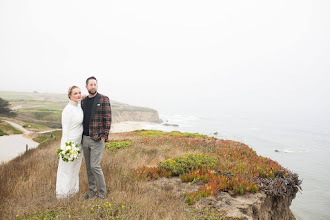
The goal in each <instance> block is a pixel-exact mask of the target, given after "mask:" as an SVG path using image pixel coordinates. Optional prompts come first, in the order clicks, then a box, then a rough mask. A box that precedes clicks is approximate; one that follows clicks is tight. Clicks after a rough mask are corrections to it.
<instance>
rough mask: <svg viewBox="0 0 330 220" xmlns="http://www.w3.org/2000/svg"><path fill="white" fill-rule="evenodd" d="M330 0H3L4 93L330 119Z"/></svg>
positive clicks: (181, 110)
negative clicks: (90, 92)
mask: <svg viewBox="0 0 330 220" xmlns="http://www.w3.org/2000/svg"><path fill="white" fill-rule="evenodd" d="M329 12H330V2H329V1H326V0H323V1H311V0H310V1H276V2H274V3H272V2H265V1H235V2H231V1H229V2H228V1H203V2H202V1H166V2H158V1H120V2H115V1H110V2H109V1H97V2H95V1H94V2H88V1H55V2H49V1H41V0H36V1H9V0H4V1H1V2H0V30H1V34H0V45H1V46H0V48H1V49H0V73H1V78H2V79H3V80H4V81H3V82H4V83H2V84H1V86H0V91H30V92H32V91H38V92H46V93H66V91H67V88H68V87H69V86H71V85H77V86H79V87H81V89H82V92H83V93H86V90H85V88H84V84H85V80H86V78H87V77H89V76H91V75H94V76H95V77H96V78H97V79H98V82H99V92H100V93H103V94H105V95H108V96H109V98H110V99H112V100H116V101H119V102H124V103H128V104H131V105H137V106H145V107H150V108H154V109H156V110H158V111H159V112H160V113H177V114H191V115H212V116H216V115H217V114H229V113H235V114H238V115H239V114H240V113H244V114H245V113H246V114H252V115H266V116H267V115H269V116H271V115H274V114H279V115H285V116H287V117H299V118H300V119H303V118H304V117H305V118H306V119H308V120H309V119H313V118H314V117H315V119H318V120H326V121H330V116H329V112H330V102H329V98H328V96H329V94H330V87H329V79H330V62H329V60H330V41H329V39H330V13H329Z"/></svg>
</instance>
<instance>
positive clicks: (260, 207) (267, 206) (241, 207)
mask: <svg viewBox="0 0 330 220" xmlns="http://www.w3.org/2000/svg"><path fill="white" fill-rule="evenodd" d="M293 199H294V197H293V196H284V197H273V196H269V195H266V194H265V193H264V192H258V193H253V194H246V195H240V196H231V195H230V194H229V193H226V192H220V193H218V194H217V195H216V196H214V197H208V198H204V199H201V200H200V201H199V202H198V203H197V204H196V205H197V206H208V207H213V208H216V209H217V210H219V211H226V212H227V216H228V217H234V218H238V219H244V220H245V219H249V220H250V219H262V220H267V219H268V220H279V219H283V220H293V219H296V218H295V217H294V215H293V213H292V212H291V210H290V205H291V202H292V200H293Z"/></svg>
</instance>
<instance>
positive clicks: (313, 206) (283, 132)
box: [145, 114, 330, 220]
mask: <svg viewBox="0 0 330 220" xmlns="http://www.w3.org/2000/svg"><path fill="white" fill-rule="evenodd" d="M160 118H161V119H163V121H164V122H167V123H169V124H177V125H179V126H178V127H176V126H164V125H148V126H146V127H145V129H156V130H163V131H172V130H177V131H181V132H198V133H202V134H206V135H210V136H213V135H214V133H215V132H218V135H217V136H216V137H217V138H220V139H231V140H236V141H240V142H243V143H245V144H247V145H248V146H249V147H251V148H253V149H254V150H255V151H256V152H257V153H258V154H259V155H262V156H264V157H269V158H271V159H272V160H275V161H278V162H279V163H280V164H281V165H282V166H283V167H285V168H287V169H289V170H291V171H293V172H295V173H297V174H298V175H299V178H300V179H302V180H303V183H302V191H301V192H298V193H297V196H296V198H295V199H294V200H293V202H292V204H291V207H290V208H291V210H292V212H293V213H294V215H295V216H296V218H297V219H304V220H305V219H330V191H329V186H330V175H329V174H330V172H329V167H330V133H329V131H330V127H329V124H328V123H322V122H313V123H312V122H306V121H294V120H276V119H273V120H272V121H270V120H269V119H265V118H258V117H254V118H251V117H237V116H233V115H223V116H221V117H217V118H208V117H196V116H191V115H168V114H160ZM275 150H277V151H279V152H275Z"/></svg>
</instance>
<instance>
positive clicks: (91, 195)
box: [85, 191, 96, 199]
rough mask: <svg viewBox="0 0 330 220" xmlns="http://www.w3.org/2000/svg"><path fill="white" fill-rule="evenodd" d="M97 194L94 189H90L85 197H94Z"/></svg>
mask: <svg viewBox="0 0 330 220" xmlns="http://www.w3.org/2000/svg"><path fill="white" fill-rule="evenodd" d="M95 196H96V193H95V192H93V191H89V193H88V194H87V195H86V196H85V199H92V198H94V197H95Z"/></svg>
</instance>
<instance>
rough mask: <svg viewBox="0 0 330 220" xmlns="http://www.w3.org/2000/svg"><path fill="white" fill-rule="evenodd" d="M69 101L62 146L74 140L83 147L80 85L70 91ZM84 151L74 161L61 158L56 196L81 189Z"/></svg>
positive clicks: (63, 120) (65, 195)
mask: <svg viewBox="0 0 330 220" xmlns="http://www.w3.org/2000/svg"><path fill="white" fill-rule="evenodd" d="M68 97H69V103H68V104H67V106H66V107H65V108H64V110H63V112H62V139H61V146H65V143H66V142H70V141H71V142H74V143H76V144H78V145H79V150H80V152H82V148H81V138H82V133H83V124H82V123H83V117H84V116H83V111H82V109H81V106H80V101H81V91H80V89H79V87H77V86H72V87H70V88H69V91H68ZM81 160H82V153H80V155H79V156H78V158H77V159H75V160H74V161H69V162H65V161H63V159H62V158H60V159H59V163H58V168H57V178H56V198H58V199H61V198H66V197H68V196H71V195H73V194H75V193H77V192H78V191H79V170H80V165H81Z"/></svg>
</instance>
